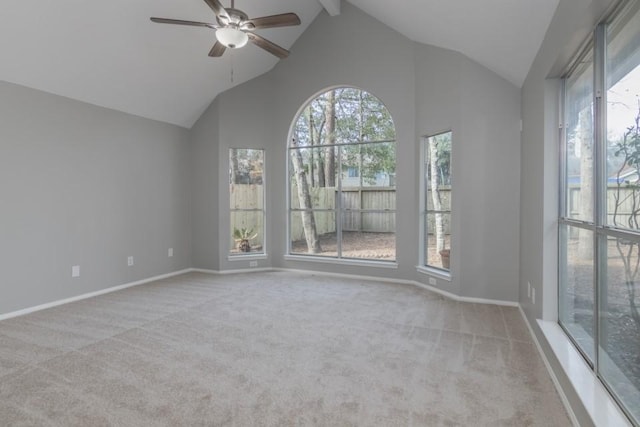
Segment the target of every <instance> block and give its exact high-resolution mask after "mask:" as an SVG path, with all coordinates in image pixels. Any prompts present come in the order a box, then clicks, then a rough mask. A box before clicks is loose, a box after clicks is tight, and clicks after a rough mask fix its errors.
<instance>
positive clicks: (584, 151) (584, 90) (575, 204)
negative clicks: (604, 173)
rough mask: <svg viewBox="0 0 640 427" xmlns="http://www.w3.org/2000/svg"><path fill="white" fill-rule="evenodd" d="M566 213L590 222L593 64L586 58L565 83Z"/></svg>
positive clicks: (592, 193)
mask: <svg viewBox="0 0 640 427" xmlns="http://www.w3.org/2000/svg"><path fill="white" fill-rule="evenodd" d="M565 108H566V112H565V132H566V133H565V140H566V153H565V154H566V156H565V159H566V165H565V167H566V177H565V183H564V184H565V191H566V193H565V194H566V212H565V216H566V217H568V218H574V219H579V220H582V221H590V222H591V221H593V205H594V204H593V195H594V192H593V182H594V181H593V176H594V175H593V170H594V161H593V62H592V57H591V55H588V56H587V57H586V58H585V59H584V60H583V61H581V62H580V64H579V66H578V67H577V68H576V70H575V71H574V72H573V73H572V74H571V76H570V77H569V78H568V79H567V80H566V96H565Z"/></svg>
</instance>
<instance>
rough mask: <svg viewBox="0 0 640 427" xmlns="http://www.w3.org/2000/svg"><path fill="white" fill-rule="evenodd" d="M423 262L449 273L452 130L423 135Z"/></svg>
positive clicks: (425, 264) (427, 265)
mask: <svg viewBox="0 0 640 427" xmlns="http://www.w3.org/2000/svg"><path fill="white" fill-rule="evenodd" d="M422 152H423V153H424V155H423V167H422V172H423V173H422V176H423V177H424V179H423V180H422V184H421V188H422V194H424V207H423V213H422V221H423V227H422V228H423V230H424V234H423V237H424V239H423V242H422V251H421V252H422V253H423V254H424V256H423V259H422V262H421V264H422V265H424V266H426V267H430V268H437V269H439V270H443V271H445V272H449V269H450V267H449V257H450V255H451V132H450V131H449V132H443V133H440V134H437V135H433V136H429V137H426V138H423V147H422Z"/></svg>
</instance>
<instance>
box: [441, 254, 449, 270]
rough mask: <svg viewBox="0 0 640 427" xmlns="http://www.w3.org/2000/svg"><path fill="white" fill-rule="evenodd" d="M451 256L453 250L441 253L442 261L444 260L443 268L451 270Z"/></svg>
mask: <svg viewBox="0 0 640 427" xmlns="http://www.w3.org/2000/svg"><path fill="white" fill-rule="evenodd" d="M450 255H451V249H443V250H441V251H440V259H441V260H442V268H446V269H447V270H448V269H449V256H450Z"/></svg>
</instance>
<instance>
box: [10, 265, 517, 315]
mask: <svg viewBox="0 0 640 427" xmlns="http://www.w3.org/2000/svg"><path fill="white" fill-rule="evenodd" d="M268 271H292V272H299V273H313V274H320V275H323V276H328V277H341V278H347V279H361V280H371V281H376V282H384V283H399V284H404V285H413V286H417V287H420V288H424V289H426V290H429V291H432V292H435V293H437V294H440V295H442V296H444V297H446V298H449V299H452V300H454V301H460V302H470V303H476V304H492V305H502V306H509V307H518V306H519V305H518V303H517V302H512V301H501V300H492V299H484V298H472V297H464V296H459V295H456V294H453V293H451V292H447V291H444V290H442V289H438V288H436V287H434V286H430V285H427V284H424V283H421V282H418V281H416V280H403V279H394V278H389V277H377V276H364V275H356V274H345V273H332V272H327V271H316V270H298V269H291V268H272V267H266V268H244V269H237V270H221V271H220V270H211V269H204V268H187V269H184V270H180V271H174V272H172V273H167V274H162V275H160V276H154V277H149V278H147V279H142V280H138V281H136V282H131V283H126V284H124V285H119V286H114V287H111V288H106V289H101V290H99V291H95V292H90V293H86V294H82V295H78V296H75V297H71V298H65V299H61V300H58V301H53V302H50V303H46V304H41V305H37V306H35V307H29V308H25V309H22V310H18V311H14V312H10V313H6V314H0V320H4V319H9V318H11V317H16V316H22V315H24V314H28V313H33V312H35V311H40V310H45V309H47V308H51V307H56V306H58V305H62V304H66V303H70V302H74V301H79V300H83V299H86V298H91V297H95V296H98V295H103V294H106V293H110V292H115V291H119V290H121V289H126V288H130V287H132V286H137V285H142V284H144V283H149V282H153V281H155V280H161V279H166V278H168V277H173V276H177V275H180V274H185V273H204V274H215V275H228V274H240V273H260V272H268ZM527 325H528V323H527Z"/></svg>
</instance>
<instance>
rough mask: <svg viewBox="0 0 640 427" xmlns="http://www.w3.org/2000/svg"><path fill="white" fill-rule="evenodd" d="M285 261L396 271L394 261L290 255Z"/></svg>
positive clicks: (396, 266)
mask: <svg viewBox="0 0 640 427" xmlns="http://www.w3.org/2000/svg"><path fill="white" fill-rule="evenodd" d="M284 259H285V261H305V262H317V263H321V264H338V265H354V266H361V267H376V268H389V269H397V268H398V263H397V262H396V261H380V260H370V261H369V260H360V259H355V258H335V257H328V256H327V257H321V256H314V255H291V254H287V255H285V256H284Z"/></svg>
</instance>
